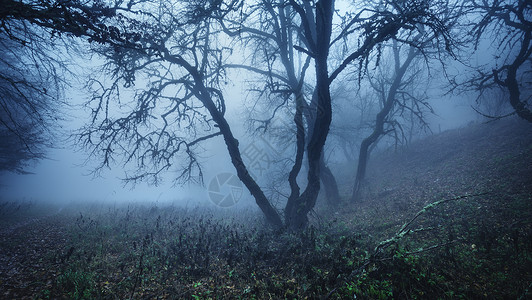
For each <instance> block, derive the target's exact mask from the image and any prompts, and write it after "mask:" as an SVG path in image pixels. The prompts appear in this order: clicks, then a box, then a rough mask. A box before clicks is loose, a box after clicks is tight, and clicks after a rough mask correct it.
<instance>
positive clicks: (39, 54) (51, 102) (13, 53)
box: [0, 19, 64, 173]
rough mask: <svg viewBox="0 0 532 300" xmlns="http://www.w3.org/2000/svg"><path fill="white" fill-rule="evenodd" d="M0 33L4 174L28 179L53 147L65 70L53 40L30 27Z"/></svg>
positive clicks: (8, 24)
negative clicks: (36, 163) (33, 165)
mask: <svg viewBox="0 0 532 300" xmlns="http://www.w3.org/2000/svg"><path fill="white" fill-rule="evenodd" d="M3 23H4V24H3V25H4V26H2V27H1V28H0V95H1V96H0V140H1V143H0V170H6V171H14V172H18V173H26V171H25V168H26V167H27V166H28V164H29V163H30V162H32V161H36V160H39V159H42V158H43V157H44V156H45V152H46V148H47V147H48V146H50V145H51V144H53V140H54V134H53V132H54V128H55V126H56V125H57V120H58V118H60V115H59V113H58V108H59V107H60V106H61V104H62V103H61V97H60V96H61V90H62V86H63V82H62V78H61V74H60V73H61V71H62V70H61V69H62V68H63V67H64V64H63V62H62V61H60V60H59V59H58V58H57V57H56V56H55V55H53V54H52V53H51V52H50V39H49V37H46V36H42V34H43V32H42V30H41V29H40V28H36V27H35V26H31V25H30V24H27V23H25V22H24V21H18V20H10V19H7V20H5V19H4V20H3Z"/></svg>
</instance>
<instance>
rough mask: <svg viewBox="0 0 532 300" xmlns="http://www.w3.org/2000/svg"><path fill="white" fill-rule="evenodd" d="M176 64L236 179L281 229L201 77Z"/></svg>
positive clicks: (188, 67)
mask: <svg viewBox="0 0 532 300" xmlns="http://www.w3.org/2000/svg"><path fill="white" fill-rule="evenodd" d="M169 59H170V58H169ZM177 63H179V64H181V65H183V66H184V67H185V68H186V69H187V71H188V72H189V73H190V74H191V75H192V77H193V78H194V82H195V84H196V86H195V91H194V92H195V95H196V97H197V98H198V99H199V100H200V101H201V102H202V103H203V105H204V106H205V108H206V109H207V110H208V111H209V113H210V114H211V116H212V119H213V120H214V122H216V124H217V125H218V127H219V129H220V132H221V133H222V136H223V138H224V141H225V145H226V146H227V150H228V152H229V156H230V157H231V162H232V163H233V166H234V167H235V169H236V172H237V176H238V178H239V179H240V180H241V181H242V183H244V185H245V186H246V188H247V189H248V190H249V192H250V193H251V195H252V196H253V197H254V198H255V202H256V203H257V205H258V206H259V208H260V209H261V211H262V212H263V213H264V216H266V220H267V221H268V222H269V223H270V224H272V225H273V226H276V227H281V226H282V225H283V222H282V220H281V217H280V216H279V213H278V212H277V210H276V209H275V208H274V207H273V206H272V205H271V203H270V201H269V200H268V198H266V195H264V192H263V191H262V189H261V188H260V186H259V185H258V184H257V182H256V181H255V180H254V179H253V177H251V174H249V171H248V169H247V167H246V165H245V164H244V161H243V160H242V156H241V154H240V149H239V147H238V140H237V139H236V138H235V137H234V135H233V132H232V131H231V128H230V126H229V123H227V120H226V119H225V117H224V116H223V114H222V112H220V110H218V108H217V107H216V104H215V103H214V101H213V100H212V98H211V96H210V93H209V91H208V89H207V88H206V87H205V85H204V84H203V76H202V75H201V74H200V73H199V72H198V71H197V70H196V69H195V68H194V67H192V66H191V65H190V64H188V63H187V62H186V61H182V60H178V61H177Z"/></svg>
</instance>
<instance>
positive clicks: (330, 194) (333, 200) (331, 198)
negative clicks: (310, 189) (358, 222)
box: [320, 152, 340, 207]
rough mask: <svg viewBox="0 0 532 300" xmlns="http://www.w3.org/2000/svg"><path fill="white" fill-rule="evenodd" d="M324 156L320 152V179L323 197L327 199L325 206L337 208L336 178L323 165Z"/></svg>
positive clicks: (338, 195)
mask: <svg viewBox="0 0 532 300" xmlns="http://www.w3.org/2000/svg"><path fill="white" fill-rule="evenodd" d="M323 157H324V155H323V152H322V155H321V158H320V179H321V183H323V187H324V188H325V197H326V198H327V204H328V205H329V206H333V207H335V206H338V205H339V204H340V192H339V190H338V184H337V183H336V178H334V174H333V173H332V171H331V169H330V168H329V167H328V166H327V165H326V164H325V161H324V158H323Z"/></svg>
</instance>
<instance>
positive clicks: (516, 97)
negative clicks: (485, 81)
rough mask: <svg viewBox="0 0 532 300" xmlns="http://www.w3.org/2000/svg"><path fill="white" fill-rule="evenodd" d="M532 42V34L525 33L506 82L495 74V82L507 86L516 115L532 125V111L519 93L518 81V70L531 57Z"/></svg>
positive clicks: (509, 68)
mask: <svg viewBox="0 0 532 300" xmlns="http://www.w3.org/2000/svg"><path fill="white" fill-rule="evenodd" d="M531 40H532V32H530V31H528V32H526V33H525V36H524V39H523V42H522V44H521V50H520V52H519V54H518V55H517V57H516V58H515V60H514V61H513V63H512V64H511V65H510V66H509V67H508V74H507V75H506V80H505V81H504V82H500V81H499V79H498V78H497V74H495V80H496V81H497V82H498V83H499V84H500V85H503V86H506V88H507V89H508V92H509V93H510V104H511V105H512V107H513V108H514V110H515V113H516V114H517V115H518V116H519V117H521V118H523V119H525V120H527V121H528V122H531V123H532V111H530V108H528V107H527V104H526V102H523V101H521V93H520V91H519V83H518V81H517V69H518V68H519V67H520V66H522V65H523V64H524V63H525V62H526V60H527V59H528V57H529V56H530V52H529V51H530V50H529V47H530V46H529V45H530V42H531Z"/></svg>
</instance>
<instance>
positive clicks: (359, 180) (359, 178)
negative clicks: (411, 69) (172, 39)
mask: <svg viewBox="0 0 532 300" xmlns="http://www.w3.org/2000/svg"><path fill="white" fill-rule="evenodd" d="M398 51H399V50H398V49H397V48H396V47H395V43H394V57H395V65H396V67H395V75H394V78H393V81H392V84H391V85H390V88H389V90H388V95H386V99H385V101H384V106H383V107H382V109H381V111H379V113H377V116H376V118H375V127H374V129H373V132H372V133H371V134H370V135H369V136H368V137H366V138H365V139H364V140H363V141H362V144H361V145H360V152H359V155H358V167H357V174H356V177H355V184H354V186H353V193H352V194H351V201H352V202H354V201H358V200H359V198H360V190H361V188H362V184H363V182H364V177H365V175H366V168H367V163H368V153H369V147H370V146H371V145H372V144H374V143H375V142H376V141H377V140H378V138H379V137H380V136H381V135H383V134H384V124H385V122H386V118H387V117H388V114H389V113H390V112H391V110H392V108H393V106H394V104H395V96H396V95H397V92H398V91H399V88H400V86H401V82H402V80H403V76H404V75H405V73H406V70H407V69H408V66H409V65H410V63H412V60H413V59H414V57H416V55H417V54H418V53H419V52H418V50H417V49H416V48H414V47H410V50H409V52H408V56H407V58H406V60H405V62H404V63H403V65H401V66H400V62H399V52H398Z"/></svg>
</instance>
